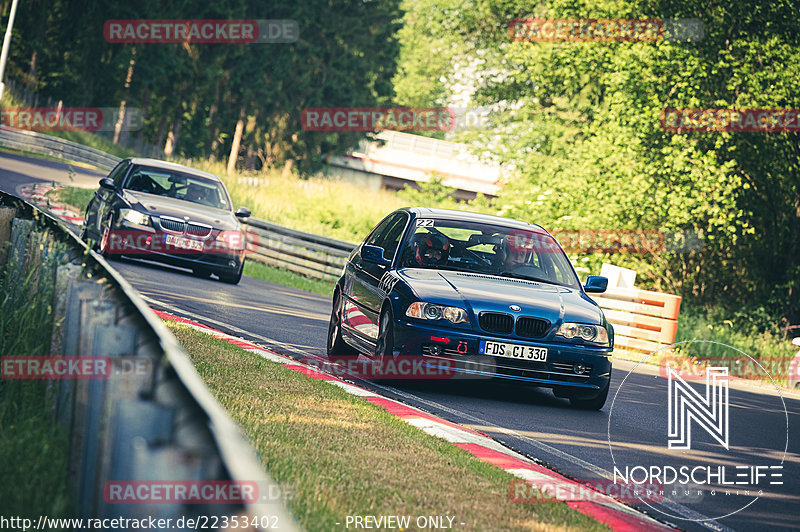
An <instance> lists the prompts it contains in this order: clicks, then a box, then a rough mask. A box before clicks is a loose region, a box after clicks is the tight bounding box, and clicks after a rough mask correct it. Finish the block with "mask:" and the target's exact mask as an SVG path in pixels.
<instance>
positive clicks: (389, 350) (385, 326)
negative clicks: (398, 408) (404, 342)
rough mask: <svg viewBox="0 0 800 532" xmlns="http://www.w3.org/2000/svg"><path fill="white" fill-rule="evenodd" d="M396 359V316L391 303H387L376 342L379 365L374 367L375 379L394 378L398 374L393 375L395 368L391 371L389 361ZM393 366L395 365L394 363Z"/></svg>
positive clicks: (376, 358) (376, 356) (376, 359)
mask: <svg viewBox="0 0 800 532" xmlns="http://www.w3.org/2000/svg"><path fill="white" fill-rule="evenodd" d="M393 360H394V317H393V314H392V307H391V305H389V304H387V305H386V306H385V307H384V308H383V311H382V312H381V317H380V320H379V321H378V340H377V342H376V343H375V361H376V362H377V365H376V366H375V367H374V368H375V369H374V373H375V375H373V378H375V379H393V378H397V375H392V374H391V373H394V370H392V371H390V370H389V368H390V365H389V362H391V361H393ZM391 367H394V365H392V366H391Z"/></svg>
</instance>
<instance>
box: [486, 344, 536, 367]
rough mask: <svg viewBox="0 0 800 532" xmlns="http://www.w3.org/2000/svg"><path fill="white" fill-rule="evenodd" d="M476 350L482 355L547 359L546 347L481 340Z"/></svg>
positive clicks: (521, 358)
mask: <svg viewBox="0 0 800 532" xmlns="http://www.w3.org/2000/svg"><path fill="white" fill-rule="evenodd" d="M478 352H479V353H480V354H482V355H493V356H496V357H506V358H518V359H520V360H534V361H536V362H546V361H547V348H546V347H533V346H530V345H519V344H507V343H504V342H492V341H491V340H481V343H480V346H479V348H478Z"/></svg>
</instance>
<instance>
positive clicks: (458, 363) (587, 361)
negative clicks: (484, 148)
mask: <svg viewBox="0 0 800 532" xmlns="http://www.w3.org/2000/svg"><path fill="white" fill-rule="evenodd" d="M481 340H490V341H496V342H504V343H513V344H519V345H526V346H534V347H544V348H547V350H548V353H547V360H546V361H545V362H535V361H527V360H521V359H515V358H507V357H502V356H493V355H485V354H480V353H479V344H480V342H481ZM394 342H395V352H396V354H397V355H398V356H399V357H422V359H423V360H425V361H426V364H427V365H428V367H435V368H442V369H443V368H448V369H449V371H450V373H456V374H459V375H462V376H470V377H472V378H481V377H483V378H500V379H506V380H512V381H521V382H526V383H530V384H534V385H536V386H543V387H549V388H556V389H558V390H573V391H576V392H578V391H580V392H587V393H588V392H591V391H594V390H598V391H599V390H602V389H603V388H605V387H606V386H608V383H609V380H610V378H611V355H612V349H611V348H609V347H594V346H582V345H569V344H566V343H560V342H547V341H537V340H529V339H521V338H516V337H506V336H494V335H492V334H488V333H486V334H484V333H477V332H475V331H472V330H467V329H451V328H446V327H437V326H433V325H428V324H422V323H419V322H416V321H414V322H412V321H405V320H395V328H394ZM578 366H582V367H583V372H582V373H579V372H578V371H580V367H578ZM576 367H578V371H576Z"/></svg>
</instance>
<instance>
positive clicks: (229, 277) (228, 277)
mask: <svg viewBox="0 0 800 532" xmlns="http://www.w3.org/2000/svg"><path fill="white" fill-rule="evenodd" d="M243 270H244V268H239V271H238V272H236V273H218V274H217V275H218V276H219V280H220V281H222V282H223V283H228V284H239V281H241V280H242V271H243Z"/></svg>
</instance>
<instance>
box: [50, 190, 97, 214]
mask: <svg viewBox="0 0 800 532" xmlns="http://www.w3.org/2000/svg"><path fill="white" fill-rule="evenodd" d="M94 193H95V189H93V188H80V187H65V188H61V189H57V190H50V191H49V192H47V194H46V196H47V198H48V199H49V200H50V201H52V202H57V203H65V204H67V205H70V206H72V207H74V208H75V209H76V210H77V211H78V212H80V213H83V211H84V210H86V207H87V206H88V205H89V201H90V200H91V199H92V198H93V197H94Z"/></svg>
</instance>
